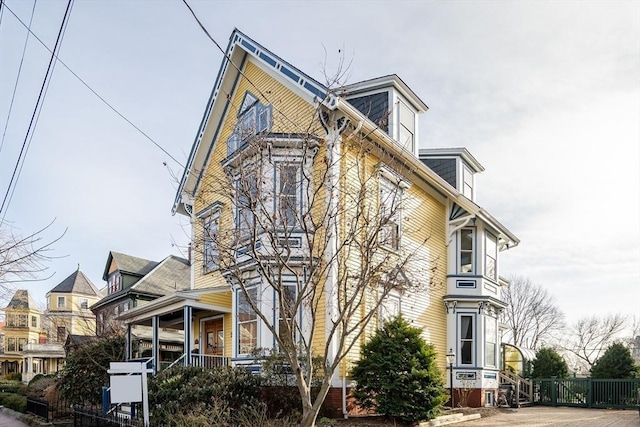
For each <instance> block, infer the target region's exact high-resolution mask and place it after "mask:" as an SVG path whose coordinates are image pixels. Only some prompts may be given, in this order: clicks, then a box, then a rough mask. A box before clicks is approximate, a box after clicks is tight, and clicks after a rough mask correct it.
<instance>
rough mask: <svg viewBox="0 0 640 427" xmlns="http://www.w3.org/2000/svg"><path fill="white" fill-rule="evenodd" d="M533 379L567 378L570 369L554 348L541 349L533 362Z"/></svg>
mask: <svg viewBox="0 0 640 427" xmlns="http://www.w3.org/2000/svg"><path fill="white" fill-rule="evenodd" d="M531 376H532V377H533V378H551V377H557V378H567V377H568V376H569V367H568V366H567V362H565V361H564V359H563V358H562V356H560V354H559V353H558V352H557V351H555V350H554V349H552V348H541V349H540V350H538V352H537V353H536V360H534V362H533V371H532V373H531Z"/></svg>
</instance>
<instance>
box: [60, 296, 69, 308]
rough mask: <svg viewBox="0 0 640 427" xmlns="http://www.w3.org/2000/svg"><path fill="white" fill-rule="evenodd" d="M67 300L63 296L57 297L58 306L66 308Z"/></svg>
mask: <svg viewBox="0 0 640 427" xmlns="http://www.w3.org/2000/svg"><path fill="white" fill-rule="evenodd" d="M66 307H67V300H66V298H65V297H58V308H66Z"/></svg>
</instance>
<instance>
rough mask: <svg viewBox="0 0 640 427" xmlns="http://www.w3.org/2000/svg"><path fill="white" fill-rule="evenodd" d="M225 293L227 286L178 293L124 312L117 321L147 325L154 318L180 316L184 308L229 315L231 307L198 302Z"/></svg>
mask: <svg viewBox="0 0 640 427" xmlns="http://www.w3.org/2000/svg"><path fill="white" fill-rule="evenodd" d="M226 292H231V288H230V287H229V286H217V287H214V288H203V289H191V290H184V291H178V292H175V293H173V294H171V295H166V296H164V297H161V298H158V299H155V300H153V301H149V302H147V303H146V304H144V305H141V306H138V307H135V308H133V309H131V310H128V311H125V312H124V313H122V314H121V315H120V316H118V317H117V320H121V321H123V322H125V323H131V324H138V325H142V324H148V323H149V322H150V320H151V318H152V317H154V316H160V317H162V316H164V317H167V316H168V317H173V315H174V314H177V315H181V314H182V309H183V308H184V307H193V308H194V309H196V310H198V311H216V312H219V313H231V307H225V306H221V305H215V304H209V303H206V302H202V301H200V297H202V296H203V295H212V294H221V293H226ZM178 312H179V313H178Z"/></svg>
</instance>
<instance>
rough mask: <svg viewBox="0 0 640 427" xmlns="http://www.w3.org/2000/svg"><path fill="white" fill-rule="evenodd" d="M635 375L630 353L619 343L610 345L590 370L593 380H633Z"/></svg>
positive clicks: (634, 365)
mask: <svg viewBox="0 0 640 427" xmlns="http://www.w3.org/2000/svg"><path fill="white" fill-rule="evenodd" d="M637 375H638V367H637V366H636V364H635V362H634V360H633V358H632V357H631V352H630V351H629V349H628V348H626V347H625V346H624V345H622V344H620V343H614V344H611V346H610V347H609V348H607V350H606V351H605V352H604V354H603V355H602V357H601V358H600V359H598V360H596V363H594V364H593V367H592V368H591V377H593V378H606V379H620V378H635V377H636V376H637Z"/></svg>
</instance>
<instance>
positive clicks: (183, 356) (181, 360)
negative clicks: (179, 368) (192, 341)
mask: <svg viewBox="0 0 640 427" xmlns="http://www.w3.org/2000/svg"><path fill="white" fill-rule="evenodd" d="M186 356H187V353H182V356H180V357H178V358H177V359H176V360H174V361H173V362H172V363H171V365H169V366H167V367H166V368H165V369H171V368H173V367H174V366H176V365H177V364H178V363H180V362H182V363H184V358H185V357H186Z"/></svg>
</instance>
